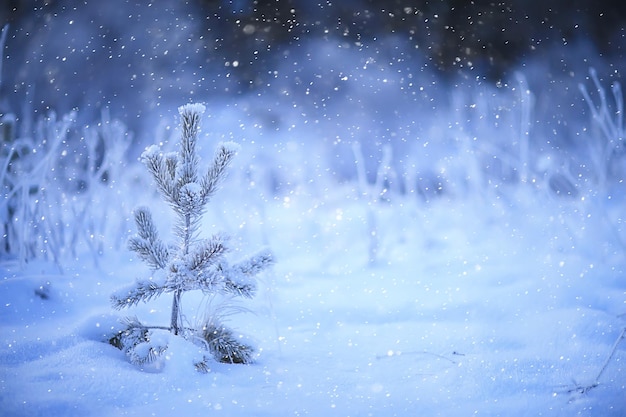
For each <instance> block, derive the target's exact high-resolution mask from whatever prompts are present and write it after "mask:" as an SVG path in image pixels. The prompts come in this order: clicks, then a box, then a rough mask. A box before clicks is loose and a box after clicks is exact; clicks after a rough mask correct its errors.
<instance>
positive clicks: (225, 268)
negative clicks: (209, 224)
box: [110, 104, 273, 370]
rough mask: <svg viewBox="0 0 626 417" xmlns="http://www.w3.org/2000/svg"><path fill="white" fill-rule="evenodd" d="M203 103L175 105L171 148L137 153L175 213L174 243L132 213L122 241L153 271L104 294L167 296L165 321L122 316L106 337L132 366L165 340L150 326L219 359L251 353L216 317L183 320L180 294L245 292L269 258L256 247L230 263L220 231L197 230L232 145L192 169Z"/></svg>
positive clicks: (131, 298)
mask: <svg viewBox="0 0 626 417" xmlns="http://www.w3.org/2000/svg"><path fill="white" fill-rule="evenodd" d="M204 109H205V108H204V106H203V105H201V104H188V105H185V106H182V107H180V108H179V113H180V116H181V136H180V144H179V145H180V147H179V149H178V151H177V152H174V153H167V154H163V153H161V152H160V150H159V149H158V147H156V146H151V147H149V148H147V149H146V151H145V152H144V153H143V154H142V162H143V163H144V164H145V165H146V167H147V168H148V171H149V172H150V174H151V175H152V177H153V179H154V181H155V183H156V187H157V189H158V191H159V193H160V194H161V196H162V198H163V199H164V200H165V201H166V202H167V203H168V204H169V205H170V206H171V208H172V209H173V211H174V213H175V216H176V224H175V227H174V235H175V237H176V242H175V243H174V244H166V243H165V242H163V241H162V240H161V238H160V237H159V234H158V231H157V228H156V226H155V224H154V221H153V219H152V215H151V213H150V210H149V209H148V208H147V207H140V208H138V209H137V210H136V211H135V223H136V225H137V235H136V236H134V237H132V238H131V239H130V240H129V248H130V250H132V251H133V252H136V253H137V255H138V256H139V258H141V259H142V260H143V261H144V262H145V263H146V264H147V265H148V266H149V267H150V269H151V270H152V274H151V276H150V277H149V278H147V279H142V280H137V281H136V282H135V283H134V284H132V285H130V286H129V287H126V288H123V289H121V290H118V291H117V292H115V293H114V294H113V295H112V297H111V302H112V304H113V307H114V308H116V309H122V308H127V307H131V306H134V305H136V304H138V303H139V302H147V301H150V300H151V299H153V298H156V297H159V296H161V295H162V294H165V293H170V294H172V297H173V301H172V310H171V321H170V324H169V326H147V325H144V324H142V323H141V322H140V321H139V320H137V319H135V318H132V319H127V320H126V322H125V329H124V330H122V331H120V332H119V333H118V334H116V335H115V336H114V337H113V338H112V339H111V340H110V343H111V344H113V345H114V346H116V347H118V348H120V349H122V350H124V351H125V352H126V353H127V355H128V356H129V358H130V359H131V362H133V363H136V364H144V363H147V362H151V361H153V360H154V359H156V358H157V357H158V356H159V355H160V354H162V353H163V352H164V351H165V350H166V349H167V342H166V341H165V342H164V341H163V340H164V338H163V337H155V336H154V332H157V331H164V330H165V331H168V330H169V332H171V333H172V334H173V335H177V336H181V337H183V338H185V339H187V340H189V341H191V342H194V343H197V344H200V345H201V346H203V347H204V348H205V349H206V350H207V351H208V352H210V353H211V354H212V356H213V357H214V358H215V359H217V360H219V361H221V362H230V363H248V362H250V361H251V359H252V353H253V349H252V347H250V346H249V345H247V344H244V343H241V342H240V341H239V339H238V338H237V337H235V335H234V334H233V332H232V331H231V330H230V329H228V328H226V327H224V325H223V323H221V322H220V320H219V317H214V315H213V316H211V314H209V315H208V316H209V317H208V318H207V320H206V322H205V323H204V324H203V326H202V327H201V328H192V327H188V326H185V323H184V322H183V314H182V304H181V301H182V295H183V293H185V292H187V291H194V290H199V291H202V292H203V293H204V294H206V295H208V296H209V297H215V296H218V295H224V294H226V295H231V296H242V297H248V298H250V297H252V296H253V295H254V293H255V291H256V283H255V281H254V276H255V275H257V274H258V273H259V272H261V271H262V270H264V269H266V268H267V267H268V266H270V265H271V264H272V263H273V256H272V253H271V252H270V251H269V250H262V251H260V252H258V253H257V254H255V255H253V256H250V257H248V258H246V259H244V260H243V261H240V262H238V263H235V264H229V263H228V262H227V260H226V258H225V254H226V252H227V250H228V238H227V236H226V235H224V234H221V233H218V234H215V235H213V236H211V237H209V238H200V236H199V225H200V220H201V218H202V215H203V214H204V211H205V208H206V205H207V203H208V202H209V200H210V199H211V197H213V195H214V194H215V192H216V191H217V189H218V187H219V185H220V183H221V182H222V180H223V179H224V176H225V175H226V169H227V168H228V166H229V165H230V164H231V161H232V160H233V157H234V156H235V154H236V152H237V150H238V148H239V146H238V145H237V144H235V143H232V142H229V143H221V144H219V146H218V147H217V151H216V153H215V156H214V158H213V161H212V162H211V163H210V164H209V167H208V169H207V170H206V171H205V173H204V174H203V175H202V174H200V173H199V172H198V165H199V157H198V155H197V153H196V143H197V140H198V133H199V126H200V117H201V115H202V113H203V112H204ZM196 368H197V369H200V370H206V369H207V364H206V359H205V358H203V359H202V360H201V361H199V362H197V363H196Z"/></svg>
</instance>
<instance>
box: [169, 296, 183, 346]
mask: <svg viewBox="0 0 626 417" xmlns="http://www.w3.org/2000/svg"><path fill="white" fill-rule="evenodd" d="M182 294H183V291H182V290H176V292H175V293H174V300H173V301H172V319H171V323H170V331H171V332H172V333H174V334H175V335H177V334H178V333H179V332H180V329H181V323H179V322H178V317H179V316H180V314H179V311H180V296H181V295H182Z"/></svg>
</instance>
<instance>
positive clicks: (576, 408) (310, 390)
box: [0, 190, 626, 417]
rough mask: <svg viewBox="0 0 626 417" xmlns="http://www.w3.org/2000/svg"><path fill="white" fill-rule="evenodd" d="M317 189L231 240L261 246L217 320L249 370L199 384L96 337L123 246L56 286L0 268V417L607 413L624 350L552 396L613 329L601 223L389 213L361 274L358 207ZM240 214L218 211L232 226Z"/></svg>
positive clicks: (585, 369) (227, 371)
mask: <svg viewBox="0 0 626 417" xmlns="http://www.w3.org/2000/svg"><path fill="white" fill-rule="evenodd" d="M344 191H345V190H344ZM337 195H338V196H328V197H327V198H326V199H324V200H319V201H318V200H316V199H315V198H313V197H311V196H306V195H298V193H294V194H293V195H292V196H290V198H289V199H284V200H276V201H271V202H267V203H264V204H263V212H262V215H258V216H257V217H254V216H250V217H248V221H247V223H246V225H245V226H243V227H242V229H241V234H242V236H241V238H240V242H251V245H252V246H254V247H252V248H251V251H252V250H254V249H256V246H257V245H258V244H260V243H263V242H265V243H267V244H269V246H270V247H271V248H272V249H273V250H274V251H275V253H276V256H277V259H278V262H277V264H276V266H275V268H274V269H273V271H272V272H271V273H269V274H265V275H264V277H263V282H262V285H261V287H262V291H261V292H260V294H259V295H258V297H257V298H256V299H254V300H253V301H252V302H246V303H243V304H242V305H243V306H245V307H247V308H250V309H251V310H252V311H253V312H254V314H242V315H238V316H233V318H232V323H231V324H232V325H233V326H234V327H236V328H237V329H238V330H240V331H241V332H242V333H244V334H246V335H249V336H250V337H251V338H252V340H254V342H255V344H256V345H257V347H258V350H259V355H258V358H257V361H256V363H255V364H253V365H225V364H217V363H216V364H214V365H213V366H212V369H211V372H210V373H208V374H199V373H197V372H195V371H194V370H193V367H192V366H191V365H190V364H189V363H187V361H186V358H187V353H186V352H185V350H186V349H188V347H186V345H177V344H175V343H174V344H173V345H172V346H171V349H170V350H171V352H170V353H169V354H168V359H167V361H166V363H165V366H164V367H163V368H162V369H158V370H154V369H152V370H149V371H148V370H146V371H142V370H140V369H138V368H137V367H136V366H134V365H131V364H130V363H129V362H128V360H127V358H126V357H125V356H124V354H123V353H122V352H120V351H119V350H117V349H116V348H114V347H112V346H110V345H108V344H106V343H103V342H102V341H101V339H102V335H103V334H106V333H107V330H108V329H109V328H110V326H111V323H112V322H113V321H114V319H115V318H116V317H121V316H123V315H125V314H126V312H114V311H113V310H112V309H111V308H110V305H109V295H110V293H111V292H112V291H113V290H114V289H115V288H116V287H119V286H121V285H124V284H126V283H128V282H129V281H130V280H132V279H133V278H134V277H141V276H142V275H143V274H145V272H146V268H145V266H144V265H143V264H142V263H140V262H139V261H136V260H132V256H131V255H132V254H131V253H130V252H127V251H125V250H121V251H119V252H116V251H108V252H106V253H105V255H104V259H102V262H101V266H100V268H94V267H93V266H92V263H91V261H90V258H89V257H86V260H85V261H80V262H76V263H73V264H71V265H68V266H67V270H66V271H65V273H64V274H63V275H59V274H58V273H56V272H55V268H54V267H53V266H51V265H46V264H31V265H28V267H27V268H26V270H25V271H20V270H19V269H18V268H17V265H13V264H10V263H4V264H2V266H1V268H2V280H1V281H0V410H2V411H0V414H1V415H6V416H61V415H62V416H112V415H129V416H135V415H136V416H148V415H207V414H211V415H227V416H301V415H311V416H320V415H325V416H344V417H345V416H367V415H373V416H381V415H385V416H470V415H478V416H481V415H486V416H568V417H569V416H576V415H581V416H624V415H626V400H625V398H626V372H625V369H624V362H625V361H626V341H624V342H623V343H622V344H621V345H620V346H619V347H618V349H617V351H616V353H615V355H614V357H613V358H612V360H611V362H610V363H609V365H608V367H607V368H606V370H605V371H604V373H603V374H602V375H601V378H600V381H599V382H600V385H599V386H598V387H596V388H594V389H592V390H591V391H590V392H588V393H586V394H584V395H577V394H568V393H567V392H566V391H567V389H568V388H572V387H573V386H574V383H573V381H574V380H575V381H576V382H578V383H579V384H583V385H584V384H590V383H592V382H594V380H595V378H596V375H597V374H598V372H599V371H600V369H601V368H602V365H603V364H604V362H605V360H606V358H607V356H608V355H609V353H610V351H611V348H612V346H613V344H614V342H615V340H616V339H617V337H618V336H619V334H620V332H621V330H622V328H623V327H624V326H626V320H625V319H624V317H623V316H622V317H620V316H619V315H620V314H624V313H626V285H625V284H624V283H625V281H624V280H625V278H624V266H625V264H626V262H625V260H624V257H623V252H622V251H620V250H619V248H618V247H617V245H616V244H615V242H611V239H610V238H607V237H606V236H610V233H608V225H607V224H604V223H602V222H600V221H598V223H597V224H595V223H594V224H591V223H584V222H583V221H582V220H581V218H584V215H582V214H581V210H582V209H581V207H580V205H579V203H571V202H559V201H554V200H551V199H548V198H539V197H537V196H538V195H539V194H538V193H534V192H533V193H529V194H528V195H531V196H533V197H528V198H526V197H525V196H524V195H521V196H517V197H512V201H513V202H506V201H505V199H492V200H489V202H488V203H487V202H480V201H474V202H473V203H469V202H466V203H460V202H456V203H451V202H447V201H445V200H439V201H434V202H431V203H430V204H424V203H418V202H417V201H416V200H404V201H396V202H392V203H390V204H380V205H378V206H377V207H376V208H375V216H376V219H377V221H378V224H379V237H380V251H379V260H378V262H377V263H376V264H375V265H368V262H367V245H368V235H367V225H366V223H367V222H366V219H367V208H366V204H365V203H364V202H363V201H360V200H358V199H355V198H352V197H349V195H350V192H349V190H347V191H345V192H338V194H337ZM532 199H534V200H532ZM493 201H496V203H495V204H493ZM515 201H517V202H515ZM246 209H248V208H247V207H244V208H237V207H236V206H233V208H232V210H230V211H229V212H226V214H228V215H233V216H234V220H233V224H237V222H238V216H240V217H242V218H245V216H246V214H243V213H242V210H243V211H245V210H246ZM238 210H239V211H238ZM592 218H593V217H592ZM255 219H257V220H258V219H261V220H262V226H259V225H258V224H255ZM259 222H260V220H259ZM231 226H232V225H229V228H230V229H232V230H236V227H231ZM383 226H384V227H383ZM583 226H584V227H583ZM242 250H246V248H245V247H242ZM194 297H197V298H194ZM183 303H184V308H186V309H187V308H188V309H190V311H193V310H194V308H195V306H196V305H198V306H199V305H201V303H202V300H201V298H200V296H191V295H190V296H188V297H187V298H183ZM169 307H170V300H169V297H165V296H164V297H162V299H159V300H158V301H155V302H152V303H149V304H146V305H141V306H139V307H138V308H137V309H135V310H134V311H131V312H129V313H130V314H136V315H137V316H138V317H140V318H141V319H144V320H146V321H149V322H151V323H153V324H166V323H167V322H168V317H169ZM188 314H191V313H188ZM189 319H190V320H192V321H193V320H194V317H189Z"/></svg>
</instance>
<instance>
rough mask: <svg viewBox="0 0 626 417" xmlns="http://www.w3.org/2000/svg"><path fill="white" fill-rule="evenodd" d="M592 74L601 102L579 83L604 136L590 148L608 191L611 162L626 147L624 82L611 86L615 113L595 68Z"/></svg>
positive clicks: (599, 178)
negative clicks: (625, 132)
mask: <svg viewBox="0 0 626 417" xmlns="http://www.w3.org/2000/svg"><path fill="white" fill-rule="evenodd" d="M589 75H590V76H591V80H592V81H593V83H594V86H595V89H596V92H597V94H598V97H599V102H598V103H596V102H594V100H593V99H592V98H591V95H590V94H589V91H588V90H587V87H586V86H585V85H584V84H579V86H578V87H579V89H580V92H581V93H582V95H583V97H584V99H585V102H586V103H587V106H588V107H589V110H590V111H591V115H592V118H593V121H594V122H595V126H596V127H597V128H598V129H599V131H600V133H601V135H600V137H597V138H594V139H595V140H594V141H592V142H591V143H590V145H589V146H590V150H591V152H590V157H591V158H592V162H593V166H594V170H595V174H596V177H597V178H596V179H597V181H598V183H599V186H600V187H602V189H603V190H604V189H605V188H606V187H607V181H608V175H609V168H610V163H611V159H612V158H613V157H614V156H615V155H616V153H617V152H618V151H623V148H624V139H625V138H624V119H623V118H624V99H623V97H622V88H621V85H620V83H619V82H617V81H616V82H614V83H613V84H612V85H611V92H612V93H613V101H614V104H615V109H614V110H611V106H610V105H609V101H608V99H607V94H606V92H605V90H604V88H603V87H602V84H601V83H600V80H599V78H598V74H597V72H596V70H595V69H593V68H591V69H590V70H589Z"/></svg>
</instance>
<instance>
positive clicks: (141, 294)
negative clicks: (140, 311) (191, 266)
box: [111, 274, 172, 310]
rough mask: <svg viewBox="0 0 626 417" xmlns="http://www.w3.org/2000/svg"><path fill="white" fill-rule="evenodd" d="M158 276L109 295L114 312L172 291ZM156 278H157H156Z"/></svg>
mask: <svg viewBox="0 0 626 417" xmlns="http://www.w3.org/2000/svg"><path fill="white" fill-rule="evenodd" d="M161 276H162V275H161V274H158V275H156V274H155V276H153V277H151V278H150V279H144V280H137V281H136V282H135V283H134V284H131V285H128V286H126V287H123V288H120V289H119V290H117V291H115V292H114V293H113V294H112V295H111V304H112V305H113V308H115V309H116V310H121V309H122V308H128V307H132V306H134V305H137V304H139V302H140V301H143V302H146V301H150V300H151V299H153V298H155V297H158V296H159V295H161V294H163V293H164V292H168V291H172V288H171V287H170V286H168V285H166V283H165V282H163V280H162V279H159V278H161ZM157 277H158V278H157Z"/></svg>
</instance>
